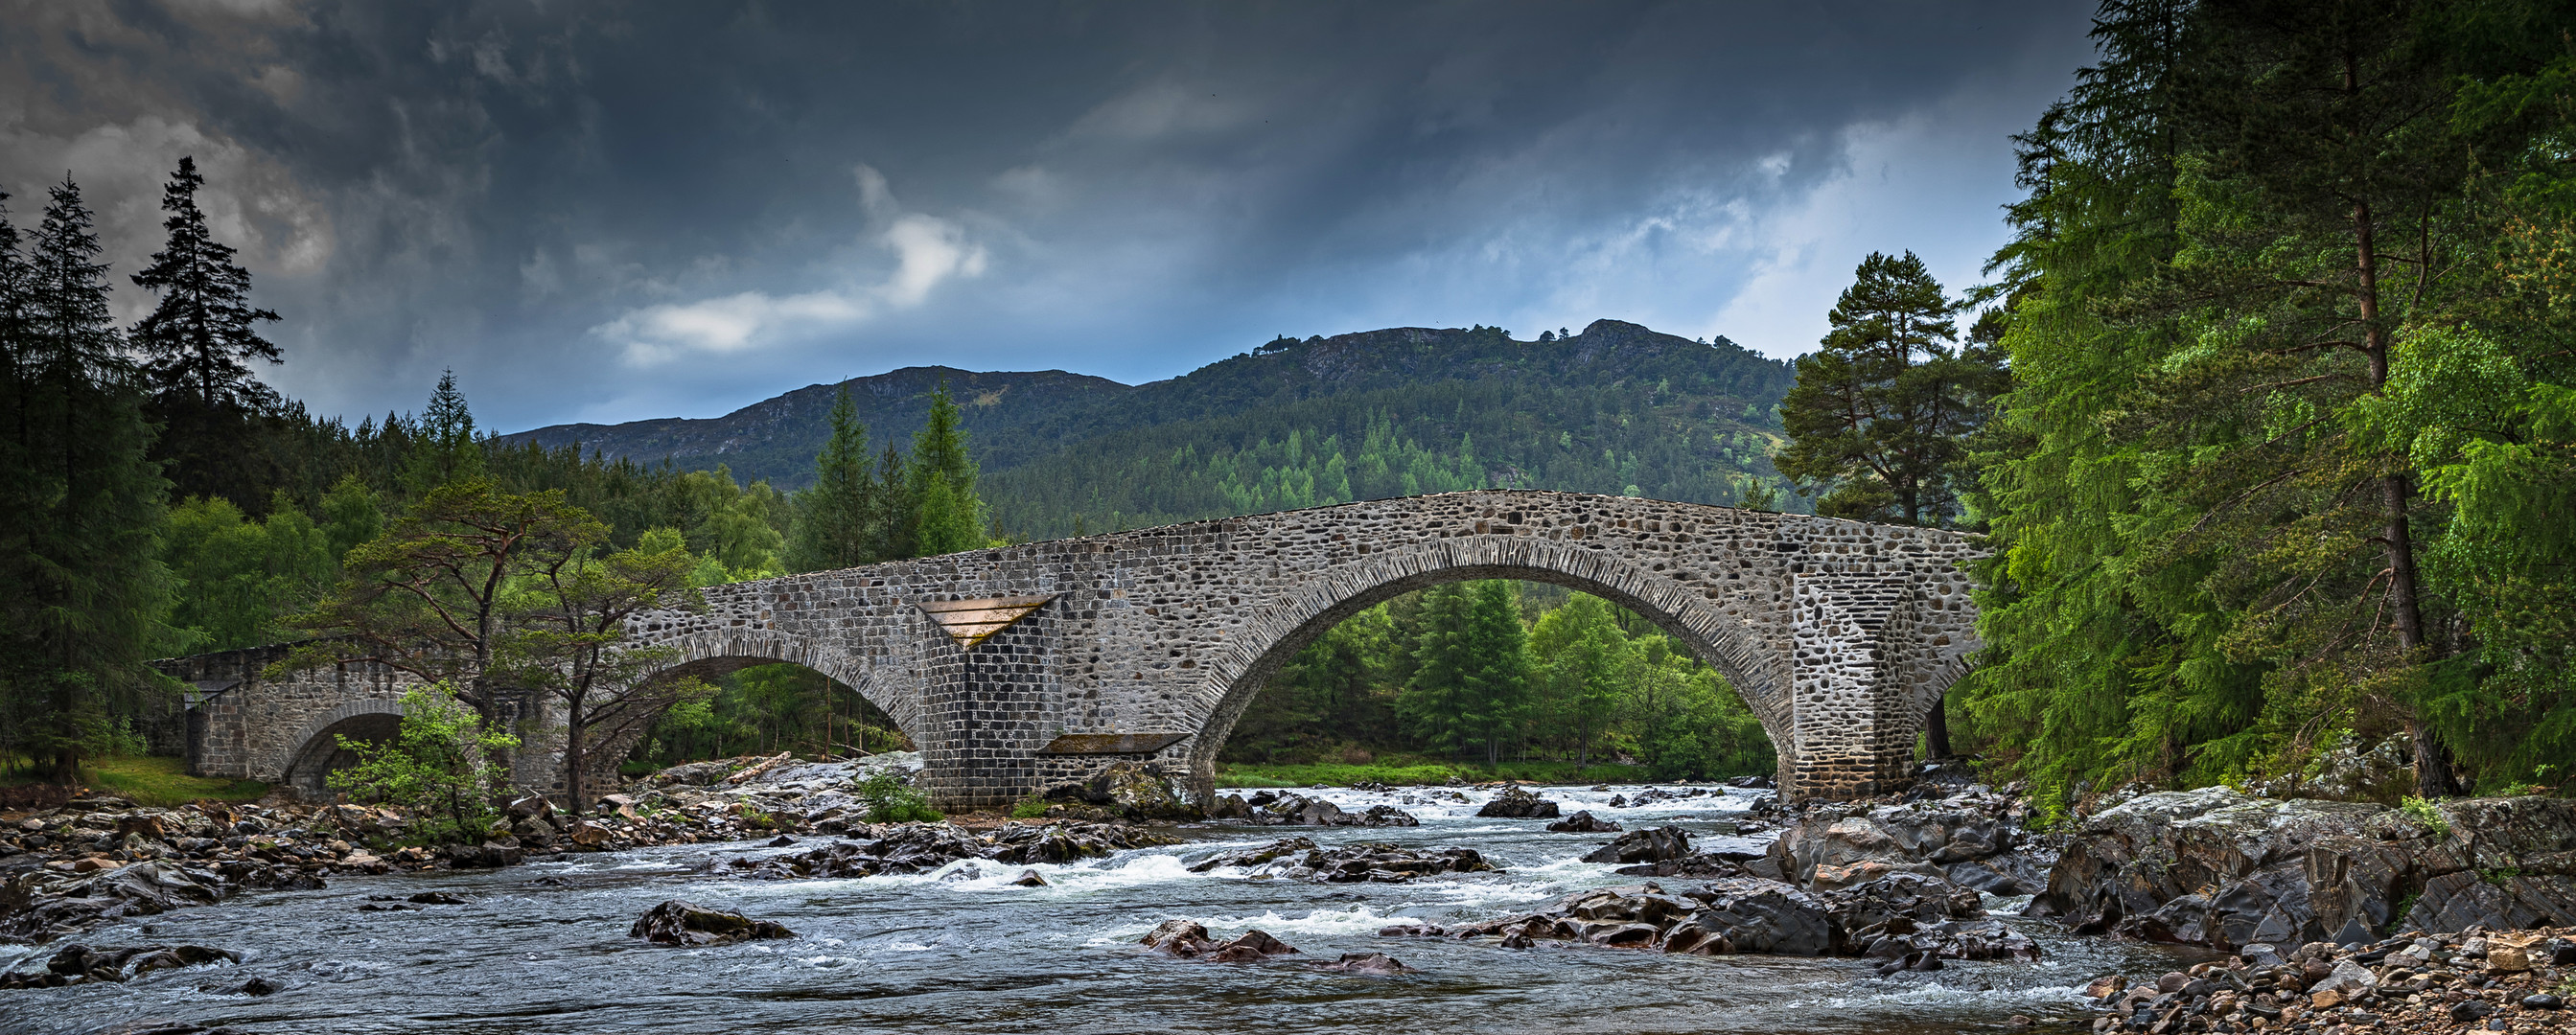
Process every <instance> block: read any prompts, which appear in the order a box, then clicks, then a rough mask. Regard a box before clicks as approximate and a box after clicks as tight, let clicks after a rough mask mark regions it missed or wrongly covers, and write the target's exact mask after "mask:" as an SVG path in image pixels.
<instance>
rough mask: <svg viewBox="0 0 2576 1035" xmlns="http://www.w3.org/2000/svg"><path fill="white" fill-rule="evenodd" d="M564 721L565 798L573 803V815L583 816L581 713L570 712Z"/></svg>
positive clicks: (573, 710)
mask: <svg viewBox="0 0 2576 1035" xmlns="http://www.w3.org/2000/svg"><path fill="white" fill-rule="evenodd" d="M564 718H565V721H564V797H566V798H569V799H571V801H572V814H573V815H576V816H578V815H581V814H582V812H583V811H585V810H584V809H583V808H582V794H581V766H582V759H581V718H582V716H581V712H580V710H579V709H578V708H576V709H572V710H570V713H569V714H567V715H566V716H565V717H564Z"/></svg>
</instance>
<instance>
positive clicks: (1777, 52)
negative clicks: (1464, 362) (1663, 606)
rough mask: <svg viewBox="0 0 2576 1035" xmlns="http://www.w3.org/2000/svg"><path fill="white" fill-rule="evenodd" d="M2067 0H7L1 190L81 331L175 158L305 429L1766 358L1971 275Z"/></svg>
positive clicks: (2067, 47) (2063, 60) (132, 306)
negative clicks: (1486, 327) (1265, 351)
mask: <svg viewBox="0 0 2576 1035" xmlns="http://www.w3.org/2000/svg"><path fill="white" fill-rule="evenodd" d="M2090 9H2091V7H2090V5H2089V4H2085V3H2076V2H2055V3H2012V4H1966V3H1934V2H1922V3H1879V4H1847V3H1833V2H1814V0H1801V2H1797V3H1787V4H1782V3H1745V4H1720V3H1708V2H1692V3H1614V2H1600V0H1585V2H1579V3H1563V4H1555V3H1490V2H1488V3H1464V4H1421V5H1407V4H1390V3H1383V2H1368V3H1354V4H1330V3H1311V2H1300V3H1282V4H1263V3H1246V2H1234V0H1228V2H1209V3H1197V4H1156V3H1144V2H1127V0H1121V2H1113V3H1099V4H1085V3H1075V4H1042V3H1022V2H1008V3H1003V2H987V3H939V4H929V3H920V4H850V3H816V4H743V3H706V2H667V3H619V4H582V3H563V2H552V0H548V2H537V3H530V2H524V0H521V2H493V3H446V4H437V3H392V4H389V3H350V4H337V3H298V2H293V0H122V2H114V3H96V4H92V3H52V2H48V0H16V2H14V3H10V4H8V5H7V12H6V15H5V17H6V19H7V24H8V25H9V26H10V28H9V30H8V31H7V32H5V33H0V55H5V57H0V65H4V66H5V67H0V189H5V190H7V191H8V192H9V193H10V194H11V195H13V197H12V198H11V199H10V200H9V202H8V204H9V208H10V212H11V217H12V219H14V220H15V221H16V222H17V223H18V224H19V225H20V226H22V227H25V226H31V225H32V224H33V223H34V221H35V217H36V215H37V214H38V212H39V211H40V210H41V208H42V206H43V203H44V202H43V195H44V186H45V185H46V184H48V183H51V182H54V181H56V180H59V179H60V178H61V177H62V176H63V175H64V173H65V172H66V171H68V172H69V173H70V175H71V176H72V177H73V178H74V179H76V180H77V181H79V183H80V184H81V186H82V188H83V189H84V190H85V191H86V192H87V194H88V196H89V199H90V201H91V204H92V206H93V207H94V208H95V209H96V210H97V211H98V214H99V219H100V224H101V229H102V232H103V236H104V237H105V239H106V241H107V243H108V247H109V255H108V258H109V260H110V261H111V262H113V263H114V264H115V269H114V271H113V275H114V276H115V279H116V282H117V284H118V296H119V298H118V300H119V304H120V313H121V314H122V315H124V316H126V317H128V318H129V319H130V318H131V317H133V316H136V315H139V314H140V312H141V311H142V310H143V308H145V307H146V306H147V305H148V299H147V298H146V297H145V296H143V295H142V294H141V293H140V292H139V291H138V290H137V289H135V288H134V287H132V285H131V283H130V282H129V281H127V279H126V275H127V274H129V273H131V272H133V271H134V270H135V269H137V268H139V266H140V262H139V260H140V259H141V258H142V257H143V256H145V255H147V254H149V253H150V252H151V251H152V250H154V249H155V247H157V245H158V243H159V234H160V227H159V220H160V214H159V212H158V211H157V206H158V204H159V197H160V194H159V184H160V181H161V180H163V179H164V178H165V177H166V176H167V174H168V172H169V170H170V168H171V167H172V166H173V165H175V164H176V162H177V160H178V159H179V157H180V156H182V155H194V156H195V157H196V159H197V162H198V164H199V166H200V167H201V168H202V169H203V170H204V172H205V175H206V178H207V181H208V182H207V187H206V191H205V194H204V195H203V196H202V197H201V202H202V203H203V204H204V205H205V207H206V208H207V210H208V211H209V213H210V214H211V215H212V217H213V220H214V224H215V227H216V231H217V233H218V235H219V236H220V237H221V238H222V239H224V240H226V241H228V242H230V243H233V244H235V245H236V246H238V247H240V248H241V249H242V251H243V253H244V255H245V257H246V261H247V265H249V267H250V268H251V270H252V271H253V273H254V275H255V277H256V280H255V284H256V291H257V298H258V300H259V301H260V302H261V303H262V304H264V305H266V306H268V307H269V308H272V309H275V310H277V311H279V312H280V313H282V314H283V315H284V316H285V320H284V322H283V323H281V324H278V325H274V329H273V333H272V334H271V338H272V339H273V340H275V341H277V342H278V343H279V344H280V345H282V346H283V347H284V348H285V350H286V356H287V364H286V365H285V366H283V367H279V368H275V369H273V370H271V371H269V372H268V373H267V376H268V377H269V379H270V380H271V381H272V382H273V383H275V384H276V385H278V386H279V387H280V388H282V389H283V390H285V391H286V392H287V393H288V394H290V395H293V396H296V397H298V398H302V399H304V400H306V401H307V402H308V403H309V404H310V405H311V406H312V407H313V408H314V409H315V410H317V411H318V412H322V413H343V414H348V415H350V416H351V417H352V419H354V418H355V416H356V415H357V414H359V413H362V412H374V413H381V412H383V411H385V410H387V409H402V410H412V409H416V408H418V407H419V406H420V405H421V403H422V401H423V400H424V399H425V398H426V396H427V395H428V391H429V388H430V386H431V384H432V382H434V381H435V380H436V378H437V376H438V372H439V370H440V369H441V368H443V367H453V368H454V369H455V370H456V371H457V375H458V378H459V380H460V382H461V383H462V384H463V386H464V388H465V390H466V393H467V395H468V397H469V398H470V399H471V400H472V401H473V403H474V405H475V409H476V412H477V414H478V416H479V417H480V419H481V421H482V423H483V424H484V426H485V427H487V428H491V429H494V430H503V431H510V430H519V429H522V428H527V427H532V426H536V425H541V424H550V423H558V422H564V421H575V420H592V421H618V420H632V419H637V418H643V417H657V416H712V415H716V414H720V413H724V412H726V411H729V410H731V409H734V408H736V407H738V406H741V405H743V404H746V403H749V402H752V401H755V400H758V399H762V398H766V397H768V396H771V395H775V394H777V393H779V392H781V391H785V390H788V389H791V388H795V387H799V386H802V385H806V384H810V383H814V382H817V381H831V380H837V379H840V378H844V377H850V376H854V375H861V374H872V373H878V372H881V371H884V370H888V369H892V368H894V367H899V366H908V365H914V364H926V363H945V364H949V365H952V366H958V367H966V368H973V369H987V370H1036V369H1049V368H1061V369H1066V370H1073V371H1079V372H1083V373H1090V374H1098V375H1101V376H1104V377H1110V378H1115V379H1118V380H1121V381H1126V382H1131V383H1133V382H1139V381H1147V380H1154V379H1158V378H1164V377H1171V376H1175V375H1178V374H1182V373H1186V372H1188V371H1189V370H1191V369H1194V368H1196V367H1198V366H1200V365H1203V364H1205V363H1208V362H1211V361H1213V360H1216V359H1220V358H1223V357H1225V356H1229V355H1232V354H1234V353H1237V352H1241V351H1244V350H1246V349H1249V348H1252V347H1253V346H1256V345H1258V344H1260V343H1261V342H1263V341H1267V340H1269V339H1270V338H1271V337H1273V336H1274V335H1278V334H1289V335H1294V336H1297V337H1305V336H1308V335H1315V334H1323V335H1332V334H1339V333H1344V332H1348V331H1359V330H1369V329H1374V328H1379V327H1394V326H1435V327H1446V326H1461V327H1463V326H1468V325H1471V324H1478V323H1483V324H1495V325H1500V326H1502V327H1505V328H1508V329H1510V330H1511V331H1512V332H1513V333H1515V334H1516V335H1519V336H1521V337H1525V338H1527V337H1535V336H1536V335H1537V334H1538V333H1539V332H1540V331H1541V330H1550V329H1555V328H1559V327H1571V328H1577V329H1579V328H1581V327H1582V326H1583V325H1584V324H1586V323H1588V322H1590V321H1592V320H1594V319H1597V318H1602V317H1611V318H1616V319H1622V320H1630V321H1635V322H1638V323H1643V324H1646V325H1648V326H1650V327H1654V328H1656V329H1658V330H1663V331H1668V332H1671V333H1676V334H1682V335H1686V336H1691V337H1707V336H1712V335H1721V334H1722V335H1725V336H1727V337H1729V338H1731V339H1733V340H1735V341H1736V342H1738V343H1741V344H1743V345H1746V346H1748V347H1750V348H1753V349H1756V350H1758V351H1761V352H1763V353H1766V354H1769V355H1772V356H1780V357H1787V356H1792V355H1796V354H1798V353H1800V352H1804V351H1808V350H1810V349H1812V348H1813V347H1814V343H1815V340H1816V338H1817V337H1818V336H1819V335H1821V334H1822V333H1823V329H1824V312H1825V310H1826V308H1827V307H1828V306H1830V305H1831V304H1832V301H1833V299H1834V296H1835V295H1836V293H1837V292H1839V291H1840V290H1841V289H1842V287H1843V286H1844V285H1845V284H1846V283H1847V282H1848V280H1849V278H1850V276H1851V271H1852V267H1853V266H1854V265H1855V264H1856V263H1857V262H1858V261H1859V260H1860V258H1861V257H1862V256H1863V255H1865V254H1867V253H1868V252H1869V251H1871V250H1873V249H1877V250H1886V251H1891V252H1892V251H1900V250H1905V249H1912V250H1914V251H1915V252H1917V253H1919V254H1921V255H1922V256H1923V257H1924V258H1925V259H1926V260H1927V261H1929V262H1930V263H1931V264H1932V268H1933V270H1934V271H1935V272H1936V273H1937V274H1938V275H1939V276H1940V277H1941V278H1942V281H1943V282H1944V283H1945V284H1948V285H1950V286H1951V287H1952V288H1953V289H1958V288H1963V287H1965V286H1967V285H1969V284H1972V283H1974V282H1975V281H1976V279H1977V276H1978V267H1979V265H1980V263H1981V261H1982V260H1983V258H1984V257H1985V256H1986V255H1987V254H1988V253H1989V252H1991V251H1992V250H1993V248H1994V247H1995V245H1997V244H1998V243H2000V242H2001V240H2002V238H2003V229H2002V226H2001V223H2000V222H1999V219H1998V210H1997V209H1998V206H2000V205H2001V204H2003V203H2004V202H2006V201H2008V200H2010V199H2011V197H2012V196H2013V190H2012V184H2011V174H2012V152H2011V144H2010V142H2009V141H2008V140H2007V137H2008V135H2009V134H2011V133H2013V132H2016V131H2018V130H2021V129H2023V128H2026V127H2027V126H2028V125H2029V124H2030V123H2031V122H2032V121H2033V120H2034V119H2035V118H2036V117H2037V115H2038V113H2039V111H2040V109H2041V108H2042V107H2043V106H2044V105H2045V104H2046V103H2047V102H2048V101H2049V100H2050V99H2052V98H2054V97H2056V96H2057V95H2058V94H2060V93H2062V92H2063V91H2064V90H2065V88H2066V87H2067V85H2068V84H2069V83H2070V82H2071V79H2072V73H2073V71H2074V69H2075V68H2077V67H2078V66H2080V65H2082V64H2084V63H2085V62H2086V61H2087V59H2088V57H2089V50H2088V48H2087V46H2086V42H2085V39H2084V32H2085V30H2086V28H2087V26H2088V16H2089V13H2090Z"/></svg>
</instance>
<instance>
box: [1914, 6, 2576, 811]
mask: <svg viewBox="0 0 2576 1035" xmlns="http://www.w3.org/2000/svg"><path fill="white" fill-rule="evenodd" d="M2572 32H2576V18H2571V17H2570V16H2569V14H2568V12H2567V11H2566V10H2565V9H2563V8H2560V7H2553V6H2549V5H2539V4H2524V3H2514V2H2461V3H2429V4H2405V3H2389V4H2342V3H2293V4H2279V5H2272V6H2271V7H2268V8H2261V7H2254V6H2249V5H2243V4H2186V3H2176V2H2166V0H2135V2H2115V3H2106V4H2104V5H2103V8H2102V13H2101V15H2100V17H2099V19H2098V21H2097V28H2096V30H2095V32H2094V39H2095V42H2096V44H2097V45H2098V46H2099V48H2100V62H2099V64H2097V65H2096V66H2095V67H2093V68H2089V69H2086V70H2085V71H2084V72H2083V73H2081V75H2080V76H2079V85H2078V86H2077V87H2076V89H2075V90H2074V91H2073V92H2072V93H2071V94H2069V95H2068V96H2067V97H2066V99H2065V100H2064V101H2062V102H2060V103H2058V104H2056V105H2054V106H2052V107H2051V108H2050V109H2048V110H2047V111H2046V112H2043V113H2041V114H2040V115H2039V117H2038V118H2037V119H2036V121H2035V124H2034V125H2033V127H2032V128H2031V129H2030V130H2029V131H2028V132H2027V133H2025V134H2023V135H2022V136H2020V137H2018V138H2017V139H2018V141H2019V143H2020V146H2021V154H2022V173H2021V184H2022V186H2023V187H2025V188H2026V189H2027V190H2028V194H2027V196H2026V197H2025V198H2024V200H2022V201H2021V202H2020V203H2018V204H2016V205H2015V206H2013V207H2012V209H2011V210H2010V212H2009V218H2010V222H2011V224H2012V225H2013V227H2014V228H2015V230H2016V232H2017V233H2016V238H2015V240H2014V242H2013V243H2012V244H2011V245H2010V246H2009V247H2008V248H2007V249H2005V250H2004V252H2003V253H2002V254H2000V255H1998V256H1997V257H1996V266H1995V273H1996V274H1997V275H1998V281H1999V282H1998V284H1997V285H1996V288H1995V292H1994V294H1995V296H1996V297H1998V298H2001V299H2005V300H2008V301H2009V316H2008V320H2007V324H2008V327H2007V329H2006V330H2005V332H2004V334H2003V335H2002V337H2001V341H2000V344H2001V347H2002V348H2003V350H2004V352H2005V353H2006V354H2007V355H2008V356H2009V358H2010V363H2011V370H2012V380H2013V386H2012V388H2011V389H2010V391H2009V392H2008V393H2006V394H2005V396H2004V397H2003V399H2002V402H2001V410H2000V416H1999V418H1998V419H1997V420H1996V421H1995V422H1993V423H1992V424H1990V425H1989V426H1988V427H1987V428H1986V430H1985V431H1984V432H1983V433H1981V436H1980V446H1981V449H1980V451H1979V453H1978V455H1976V456H1975V457H1974V461H1973V462H1974V464H1975V466H1977V467H1978V468H1980V469H1981V470H1982V485H1983V490H1982V491H1983V494H1984V495H1983V498H1982V499H1979V500H1974V501H1972V502H1973V503H1974V505H1975V506H1976V508H1977V509H1979V510H1980V511H1982V512H1983V513H1986V514H1989V515H1992V527H1993V528H1994V529H1995V531H1996V532H1997V534H1998V543H1999V545H2001V546H2002V547H2003V553H2002V555H2001V557H2000V558H1999V559H1998V561H1997V562H1996V563H1995V564H1994V565H1993V566H1992V567H1991V568H1990V569H1989V570H1988V571H1987V572H1986V573H1985V574H1986V582H1987V586H1988V588H1987V589H1986V590H1985V591H1984V596H1983V598H1982V600H1981V608H1982V610H1983V612H1984V623H1983V626H1982V628H1983V629H1984V632H1985V638H1986V640H1987V642H1988V644H1989V645H1990V650H1989V652H1988V653H1987V654H1986V655H1985V656H1984V657H1983V658H1981V659H1980V660H1981V661H1982V663H1983V664H1982V665H1981V667H1980V668H1979V669H1978V670H1977V671H1975V672H1974V673H1972V674H1971V675H1970V677H1969V678H1968V680H1967V681H1966V682H1965V683H1963V684H1962V685H1961V686H1960V687H1959V688H1958V690H1956V691H1954V697H1956V698H1958V699H1959V700H1960V701H1962V702H1963V703H1964V705H1965V709H1964V711H1965V713H1966V716H1965V717H1966V718H1968V719H1969V720H1971V721H1972V722H1973V723H1974V724H1975V726H1976V727H1977V733H1978V736H1977V737H1976V738H1975V743H1976V744H1979V745H1982V746H1984V748H1985V749H1986V750H1988V751H1990V752H1991V753H1992V754H1994V755H1995V756H1997V757H1998V758H2000V759H2002V760H2006V761H2008V762H2009V763H2010V764H2011V765H2012V766H2013V767H2014V768H2015V769H2016V770H2017V771H2019V772H2020V773H2022V774H2025V775H2028V776H2031V777H2034V778H2036V779H2037V781H2038V782H2039V783H2040V785H2041V787H2042V788H2043V789H2044V790H2045V791H2047V792H2049V794H2050V795H2051V796H2052V797H2059V796H2063V797H2080V796H2081V795H2083V794H2085V793H2087V792H2099V791H2103V790H2107V789H2109V788H2112V787H2116V786H2119V785H2121V784H2124V783H2126V782H2128V781H2132V780H2146V781H2151V782H2154V783H2158V784H2164V785H2172V786H2184V787H2199V786H2206V785H2209V784H2213V783H2221V782H2229V783H2235V782H2246V781H2253V780H2267V779H2277V778H2288V779H2289V780H2290V781H2292V782H2295V781H2296V779H2297V778H2299V777H2301V776H2303V775H2309V774H2313V773H2315V772H2316V771H2317V769H2318V766H2319V764H2320V760H2321V759H2323V758H2325V757H2327V756H2328V755H2329V753H2331V752H2333V751H2335V750H2336V749H2338V748H2340V747H2346V746H2351V745H2355V744H2362V745H2370V744H2377V743H2380V742H2382V741H2383V739H2384V738H2399V739H2400V741H2401V743H2403V744H2404V745H2405V750H2404V752H2403V753H2404V754H2406V755H2408V756H2411V758H2412V760H2413V762H2414V766H2415V773H2414V780H2415V784H2416V791H2417V793H2419V794H2421V795H2423V796H2425V797H2428V798H2429V797H2439V796H2443V795H2448V794H2455V793H2459V792H2461V791H2463V790H2471V789H2475V790H2485V791H2505V790H2522V791H2528V790H2529V789H2531V788H2532V787H2533V786H2535V785H2537V786H2543V787H2547V786H2557V785H2562V784H2564V782H2565V780H2566V778H2567V776H2568V771H2569V768H2570V766H2571V765H2576V658H2572V657H2571V655H2570V654H2569V649H2568V645H2569V643H2570V639H2569V636H2568V633H2569V631H2570V630H2576V582H2571V574H2576V518H2571V515H2576V352H2571V351H2570V348H2569V343H2570V342H2571V341H2576V308H2571V307H2570V305H2569V304H2568V303H2569V299H2570V298H2571V293H2570V292H2571V290H2576V280H2571V279H2570V277H2569V273H2568V271H2569V269H2570V267H2569V265H2568V261H2567V260H2568V256H2569V254H2570V248H2571V246H2572V245H2576V169H2571V166H2570V165H2569V164H2568V155H2569V147H2570V144H2571V143H2576V49H2571V47H2570V44H2569V40H2570V39H2571V38H2576V35H2571V33H2572ZM2061 800H2062V798H2061Z"/></svg>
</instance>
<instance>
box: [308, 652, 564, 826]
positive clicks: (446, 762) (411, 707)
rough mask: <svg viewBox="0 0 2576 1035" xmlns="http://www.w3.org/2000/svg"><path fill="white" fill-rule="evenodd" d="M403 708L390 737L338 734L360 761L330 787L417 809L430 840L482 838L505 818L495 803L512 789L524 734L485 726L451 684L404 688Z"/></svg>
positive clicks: (415, 822) (415, 819) (335, 776)
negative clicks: (512, 765)
mask: <svg viewBox="0 0 2576 1035" xmlns="http://www.w3.org/2000/svg"><path fill="white" fill-rule="evenodd" d="M402 707H403V718H402V726H401V732H400V733H398V734H397V735H396V736H395V738H394V740H393V741H392V742H390V743H381V744H379V743H369V742H366V741H361V740H352V739H350V738H349V737H347V736H342V737H340V738H339V741H340V747H341V749H342V750H345V751H348V752H350V753H352V754H355V755H357V756H358V764H357V765H354V766H351V767H349V768H346V769H339V770H334V771H333V772H332V773H331V775H330V776H329V777H328V779H329V782H330V785H331V788H332V789H333V790H339V791H346V792H348V793H350V794H351V795H353V796H356V797H358V798H361V799H364V800H369V801H380V802H384V803H387V804H391V805H399V806H402V807H404V808H406V809H408V810H410V812H411V817H412V833H413V835H414V836H417V837H421V838H424V839H427V840H429V841H431V842H441V841H479V840H482V838H483V834H484V832H485V831H487V830H490V829H491V827H492V824H493V823H494V822H495V821H497V820H498V819H500V817H501V812H500V809H499V807H498V806H497V805H496V802H497V801H498V800H499V799H500V798H502V797H503V796H505V795H506V794H507V793H508V792H509V779H510V772H509V767H508V764H507V762H506V759H507V758H508V753H509V751H510V750H511V749H513V748H516V747H518V746H519V738H517V737H514V736H511V735H510V734H508V733H506V732H503V731H499V730H486V729H485V728H484V726H483V720H482V718H481V717H480V716H477V715H476V714H475V713H474V709H472V708H469V707H467V706H466V705H465V704H464V703H463V702H461V701H459V700H458V699H457V696H456V694H455V693H454V692H453V691H452V690H451V689H450V688H448V687H447V686H446V685H445V684H433V685H430V686H426V687H421V688H417V689H414V690H412V691H410V692H408V693H405V694H404V695H403V697H402Z"/></svg>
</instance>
